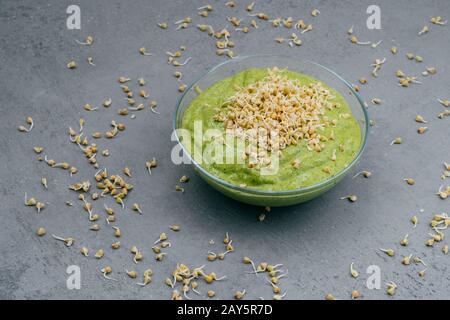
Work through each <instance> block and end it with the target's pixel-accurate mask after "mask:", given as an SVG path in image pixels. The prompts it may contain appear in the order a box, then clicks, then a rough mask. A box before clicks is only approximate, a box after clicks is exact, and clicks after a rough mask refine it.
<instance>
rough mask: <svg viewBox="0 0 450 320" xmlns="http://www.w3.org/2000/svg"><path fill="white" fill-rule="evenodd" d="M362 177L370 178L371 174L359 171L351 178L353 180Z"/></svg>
mask: <svg viewBox="0 0 450 320" xmlns="http://www.w3.org/2000/svg"><path fill="white" fill-rule="evenodd" d="M360 175H362V176H363V177H364V178H370V177H371V176H372V172H370V171H367V170H364V171H360V172H358V173H357V174H355V175H354V176H353V178H356V177H358V176H360Z"/></svg>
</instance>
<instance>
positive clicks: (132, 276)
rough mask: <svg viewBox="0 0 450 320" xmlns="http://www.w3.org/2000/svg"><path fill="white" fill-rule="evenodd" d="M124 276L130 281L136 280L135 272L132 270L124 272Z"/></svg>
mask: <svg viewBox="0 0 450 320" xmlns="http://www.w3.org/2000/svg"><path fill="white" fill-rule="evenodd" d="M125 272H126V274H127V276H128V277H130V278H131V279H136V278H137V272H136V271H134V270H131V271H128V270H125Z"/></svg>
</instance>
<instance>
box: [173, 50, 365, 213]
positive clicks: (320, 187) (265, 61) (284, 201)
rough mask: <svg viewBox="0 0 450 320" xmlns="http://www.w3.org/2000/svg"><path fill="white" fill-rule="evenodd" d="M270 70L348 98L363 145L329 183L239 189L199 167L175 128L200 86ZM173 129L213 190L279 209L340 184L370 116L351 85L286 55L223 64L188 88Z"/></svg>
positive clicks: (190, 158) (178, 140) (356, 160)
mask: <svg viewBox="0 0 450 320" xmlns="http://www.w3.org/2000/svg"><path fill="white" fill-rule="evenodd" d="M269 67H278V68H280V69H282V68H287V69H289V70H291V71H295V72H299V73H303V74H306V75H309V76H312V77H314V78H316V79H318V80H320V81H322V82H323V83H325V84H327V85H328V86H330V87H332V88H334V89H335V90H336V91H338V92H339V93H340V94H341V95H342V96H343V97H344V98H345V99H346V101H347V103H348V105H349V107H350V109H351V111H352V113H353V116H354V117H355V119H356V120H357V122H358V124H359V128H360V131H361V143H360V147H359V150H358V152H357V154H356V156H355V158H354V159H353V161H352V162H351V163H350V164H349V165H348V166H347V167H346V168H344V169H343V170H342V171H340V172H338V173H336V174H335V175H333V176H332V177H330V178H329V179H327V180H323V181H320V182H319V183H317V184H314V185H311V186H308V187H304V188H300V189H293V190H286V191H265V190H257V189H251V188H249V187H240V186H238V185H234V184H232V183H230V182H227V181H225V180H223V179H220V178H218V177H216V176H214V175H213V174H211V173H209V172H208V171H206V170H205V169H204V168H203V167H202V166H201V165H200V164H198V163H197V162H196V161H195V160H194V159H193V157H192V156H191V155H190V154H189V152H188V151H187V150H186V148H185V147H184V146H183V143H182V142H181V141H180V137H179V135H178V133H177V130H176V129H179V128H181V127H182V119H183V115H184V112H185V110H186V109H187V108H188V107H189V105H190V103H191V101H192V100H193V99H195V98H196V97H197V96H198V93H197V92H196V90H195V88H196V87H197V86H199V87H200V88H203V89H206V88H209V87H210V86H211V85H213V84H214V83H216V82H218V81H220V80H222V79H224V78H227V77H230V76H233V75H234V74H236V73H238V72H240V71H244V70H246V69H250V68H269ZM174 129H175V138H176V141H177V142H178V143H179V144H180V145H181V148H182V149H183V152H184V154H185V155H186V156H187V157H188V158H189V160H190V163H192V164H193V165H194V168H195V171H196V172H197V173H198V174H199V175H200V177H201V178H202V179H203V180H205V181H206V182H207V183H208V184H210V185H211V186H212V187H213V188H215V189H216V190H218V191H220V192H221V193H223V194H224V195H226V196H228V197H230V198H233V199H235V200H237V201H241V202H245V203H248V204H252V205H258V206H270V207H276V206H287V205H293V204H298V203H301V202H305V201H308V200H311V199H313V198H315V197H317V196H319V195H321V194H323V193H324V192H326V191H328V190H330V189H331V188H332V187H334V186H335V185H337V184H338V183H339V182H340V181H341V180H342V179H343V178H344V177H345V176H346V175H347V174H348V173H349V172H350V170H351V169H352V167H353V166H354V165H355V164H356V163H357V162H358V160H359V158H360V157H361V155H362V153H363V151H364V149H365V146H366V143H367V136H368V131H369V116H368V113H367V110H366V107H365V106H364V103H363V100H362V99H361V97H360V96H359V94H358V93H356V92H355V91H354V90H353V88H352V85H351V84H350V83H349V82H347V81H346V80H344V79H343V78H342V77H341V76H339V75H338V74H336V73H335V72H334V71H332V70H330V69H329V68H327V67H324V66H322V65H320V64H318V63H315V62H312V61H302V60H297V59H294V58H290V57H286V56H280V55H256V56H245V57H236V58H234V59H231V60H228V61H226V62H224V63H221V64H219V65H217V66H215V67H214V68H212V69H211V70H210V71H208V72H207V73H206V74H204V75H203V76H201V77H200V78H199V79H198V80H197V81H196V82H195V83H193V84H192V85H191V86H190V87H189V88H188V89H186V91H185V92H184V94H183V95H182V97H181V98H180V99H179V102H178V106H177V109H176V113H175V117H174Z"/></svg>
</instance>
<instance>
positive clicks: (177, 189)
mask: <svg viewBox="0 0 450 320" xmlns="http://www.w3.org/2000/svg"><path fill="white" fill-rule="evenodd" d="M175 191H178V192H181V193H184V188H183V187H181V186H179V185H176V186H175Z"/></svg>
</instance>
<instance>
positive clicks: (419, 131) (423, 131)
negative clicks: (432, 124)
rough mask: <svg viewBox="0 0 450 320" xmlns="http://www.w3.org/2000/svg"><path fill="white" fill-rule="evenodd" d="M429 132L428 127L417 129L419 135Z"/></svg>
mask: <svg viewBox="0 0 450 320" xmlns="http://www.w3.org/2000/svg"><path fill="white" fill-rule="evenodd" d="M427 130H428V127H420V128H418V129H417V133H418V134H424V133H425V132H426V131H427Z"/></svg>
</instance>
